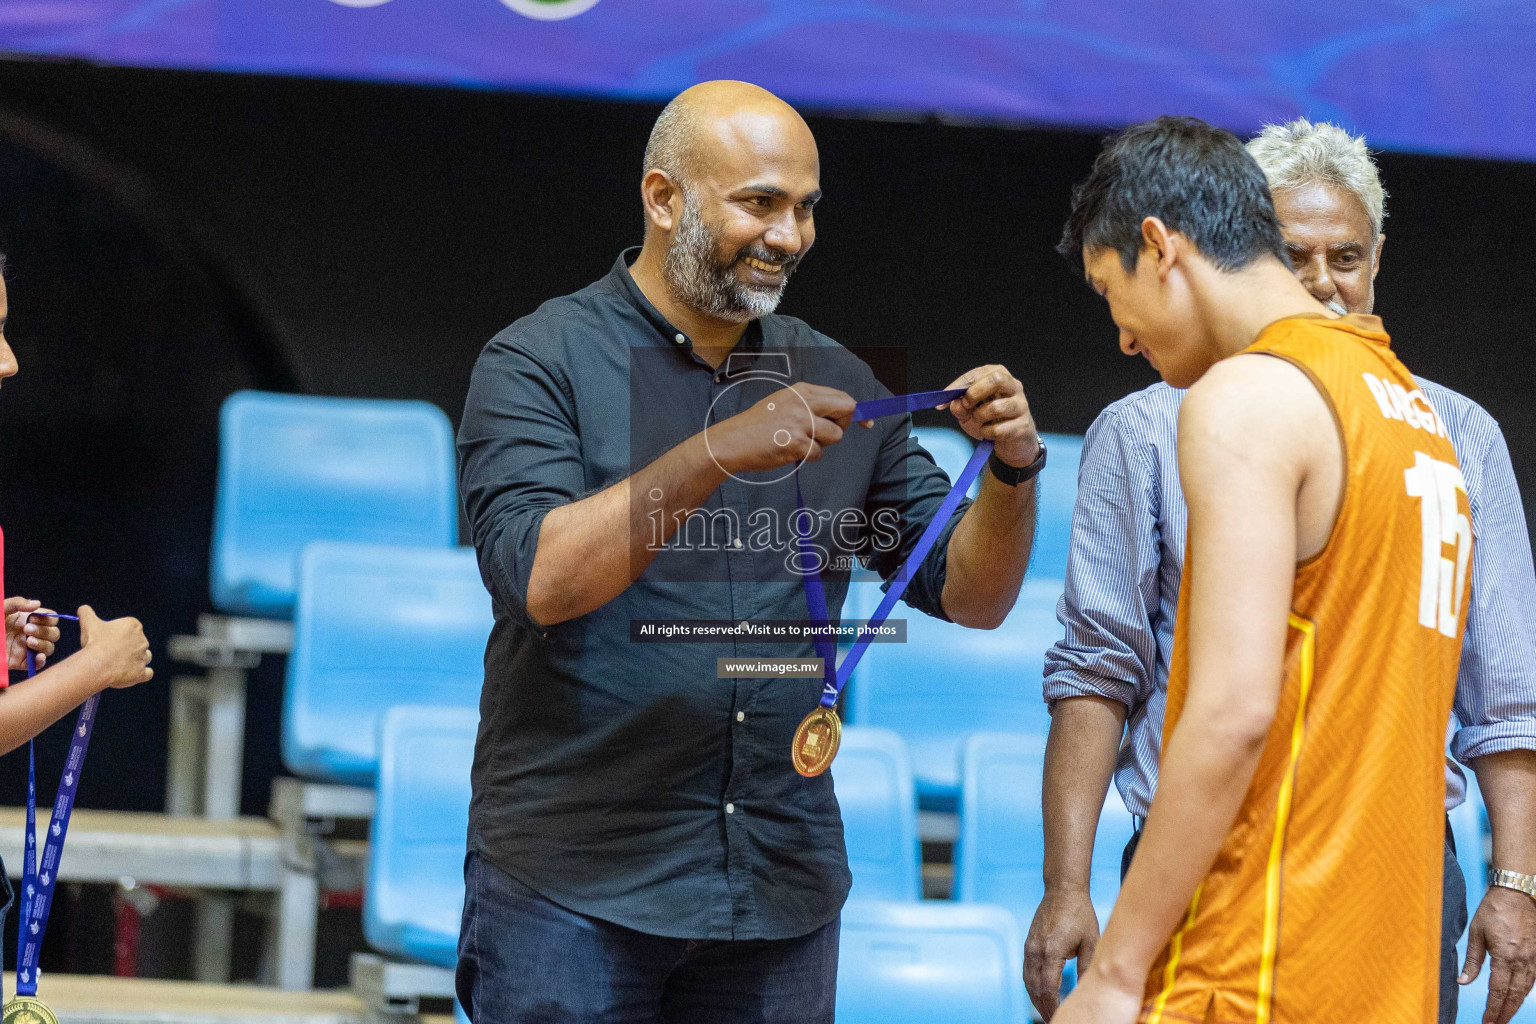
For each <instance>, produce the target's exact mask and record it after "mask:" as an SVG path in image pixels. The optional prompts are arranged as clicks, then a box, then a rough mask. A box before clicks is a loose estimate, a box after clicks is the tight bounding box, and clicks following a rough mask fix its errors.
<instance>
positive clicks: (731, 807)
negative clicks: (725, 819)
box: [725, 804, 736, 814]
mask: <svg viewBox="0 0 1536 1024" xmlns="http://www.w3.org/2000/svg"><path fill="white" fill-rule="evenodd" d="M725 813H726V814H735V813H736V805H735V804H726V805H725Z"/></svg>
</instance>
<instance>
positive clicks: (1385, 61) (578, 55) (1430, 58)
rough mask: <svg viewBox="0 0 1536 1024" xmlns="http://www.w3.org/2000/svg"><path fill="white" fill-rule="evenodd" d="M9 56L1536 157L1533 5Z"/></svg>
mask: <svg viewBox="0 0 1536 1024" xmlns="http://www.w3.org/2000/svg"><path fill="white" fill-rule="evenodd" d="M0 51H5V52H11V53H28V54H46V55H55V56H71V57H86V58H91V59H95V60H101V61H106V62H110V63H115V64H129V65H145V66H155V67H186V68H202V69H212V70H228V71H255V72H273V73H281V74H301V75H325V76H335V77H345V78H370V79H387V80H394V81H416V82H437V83H445V84H454V85H468V86H480V87H497V88H517V89H532V90H547V91H558V92H569V93H587V94H602V95H609V96H621V97H635V98H664V97H667V96H670V95H672V94H673V93H676V92H677V91H679V90H681V89H683V88H685V87H686V86H688V85H689V84H691V83H693V82H696V81H701V80H704V79H708V78H724V77H729V78H743V79H747V80H750V81H754V82H758V83H760V84H762V85H764V86H766V87H768V88H770V89H773V90H774V91H775V92H778V93H779V94H781V95H783V96H785V97H786V98H788V99H791V100H793V101H795V102H798V103H801V104H804V105H807V106H811V107H819V108H824V109H825V108H832V109H839V110H857V111H868V112H875V113H879V112H896V113H903V114H921V113H928V112H932V113H939V114H944V115H948V116H955V117H974V118H981V119H991V120H1001V121H1007V122H1035V123H1042V122H1043V123H1050V124H1076V125H1119V124H1125V123H1129V122H1132V121H1137V120H1141V119H1144V118H1147V117H1152V116H1155V115H1157V114H1162V113H1188V114H1196V115H1199V116H1201V117H1205V118H1207V119H1209V120H1212V121H1215V122H1217V123H1220V124H1223V125H1226V126H1228V127H1230V128H1233V129H1234V130H1238V131H1243V132H1248V131H1252V130H1254V129H1256V128H1257V127H1258V126H1259V125H1260V124H1262V123H1264V122H1266V121H1281V120H1284V119H1287V118H1290V117H1294V116H1296V115H1298V114H1306V115H1308V116H1311V117H1318V118H1327V119H1330V120H1334V121H1336V122H1338V123H1340V124H1343V125H1345V126H1347V127H1350V128H1352V129H1354V130H1356V131H1361V132H1364V133H1365V134H1366V135H1367V137H1368V138H1369V139H1370V141H1371V143H1372V144H1373V145H1375V146H1377V147H1383V148H1395V149H1410V150H1420V151H1428V152H1442V153H1458V154H1468V155H1478V156H1499V157H1512V158H1517V159H1536V116H1533V114H1532V111H1536V70H1533V68H1536V2H1533V0H1443V2H1436V0H1398V2H1388V0H1373V2H1366V0H1293V2H1289V3H1276V2H1272V0H1240V2H1236V3H1234V2H1232V0H1182V2H1179V3H1173V2H1168V0H1115V2H1109V0H595V2H594V0H0Z"/></svg>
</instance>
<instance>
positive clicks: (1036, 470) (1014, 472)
mask: <svg viewBox="0 0 1536 1024" xmlns="http://www.w3.org/2000/svg"><path fill="white" fill-rule="evenodd" d="M1044 468H1045V442H1044V441H1041V442H1040V451H1039V452H1038V453H1037V454H1036V455H1035V461H1034V462H1031V463H1030V464H1029V465H1027V466H1010V465H1008V463H1006V462H1004V461H1003V460H1002V459H1000V458H998V457H997V452H993V453H992V457H991V458H989V459H987V469H988V470H990V471H991V473H992V475H993V476H995V477H997V478H998V479H999V480H1001V481H1002V482H1003V483H1005V484H1007V485H1008V486H1009V487H1017V486H1019V484H1022V483H1024V482H1025V481H1027V480H1033V479H1034V478H1035V477H1037V476H1039V475H1040V471H1041V470H1042V469H1044Z"/></svg>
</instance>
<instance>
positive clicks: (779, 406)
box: [704, 383, 857, 474]
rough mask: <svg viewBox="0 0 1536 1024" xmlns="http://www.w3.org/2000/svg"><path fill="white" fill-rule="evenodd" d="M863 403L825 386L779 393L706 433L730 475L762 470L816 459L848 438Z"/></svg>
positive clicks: (714, 454) (718, 462)
mask: <svg viewBox="0 0 1536 1024" xmlns="http://www.w3.org/2000/svg"><path fill="white" fill-rule="evenodd" d="M855 405H857V403H856V402H855V401H854V400H853V399H852V397H850V396H849V395H848V394H847V393H846V392H843V391H838V390H837V389H836V388H824V387H822V386H821V385H819V384H805V383H800V384H796V385H794V386H793V387H788V388H785V389H783V390H782V391H775V392H774V393H773V394H771V395H769V396H768V397H767V398H765V399H763V400H762V401H760V402H758V403H757V404H756V405H754V406H752V408H750V409H748V410H746V411H745V412H740V413H737V414H736V415H735V416H732V417H731V418H730V419H726V420H721V421H720V422H719V423H716V424H715V425H713V426H711V427H709V428H708V429H707V430H705V432H704V440H705V443H706V444H707V446H708V448H709V453H710V456H711V457H712V458H713V459H714V460H715V464H716V465H717V466H719V467H720V468H721V469H723V470H725V471H726V472H727V473H733V474H734V473H757V472H762V471H763V470H769V469H778V468H779V467H780V466H788V465H791V464H793V463H796V462H799V461H801V460H802V459H804V460H807V461H810V462H815V461H817V460H818V459H820V458H821V456H822V453H823V452H824V451H825V449H826V447H827V446H828V445H833V444H836V443H837V442H838V441H841V440H842V439H843V432H844V431H845V430H847V429H848V426H849V424H850V422H851V421H852V420H853V410H854V407H855Z"/></svg>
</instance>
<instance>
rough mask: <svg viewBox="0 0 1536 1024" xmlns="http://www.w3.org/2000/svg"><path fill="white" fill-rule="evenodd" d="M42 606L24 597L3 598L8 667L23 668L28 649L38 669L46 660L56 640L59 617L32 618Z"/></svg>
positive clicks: (40, 603) (45, 615) (25, 665)
mask: <svg viewBox="0 0 1536 1024" xmlns="http://www.w3.org/2000/svg"><path fill="white" fill-rule="evenodd" d="M42 606H43V603H42V602H41V601H30V600H28V599H27V598H25V597H8V598H6V599H5V656H6V657H5V661H6V664H7V665H8V666H9V667H10V668H14V669H18V670H19V669H24V668H26V667H27V651H29V650H30V651H32V652H33V653H34V654H36V655H37V667H38V668H42V667H43V666H44V665H46V664H47V663H48V656H49V655H51V654H52V653H53V647H54V644H55V643H57V642H58V639H59V620H58V619H56V618H54V617H53V616H52V615H48V614H46V613H45V614H43V615H39V616H38V617H37V618H36V619H34V618H32V613H33V612H36V611H37V610H38V609H39V608H41V607H42Z"/></svg>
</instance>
